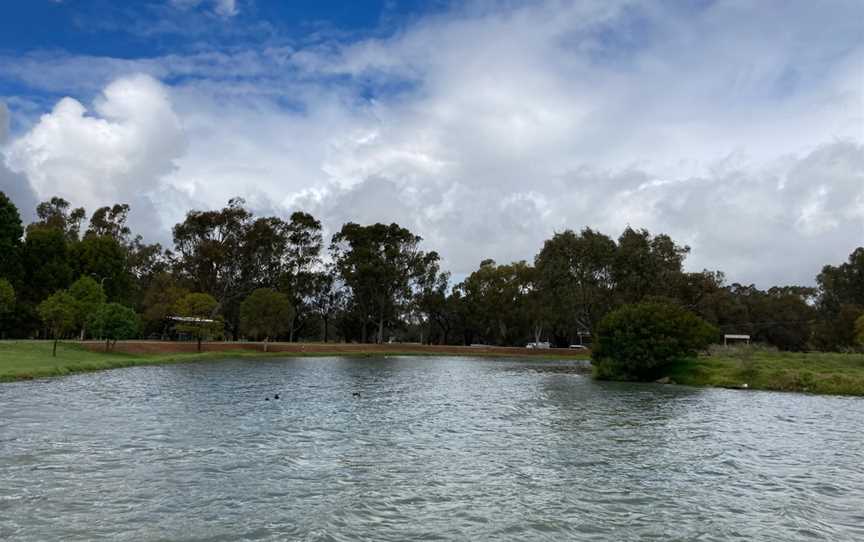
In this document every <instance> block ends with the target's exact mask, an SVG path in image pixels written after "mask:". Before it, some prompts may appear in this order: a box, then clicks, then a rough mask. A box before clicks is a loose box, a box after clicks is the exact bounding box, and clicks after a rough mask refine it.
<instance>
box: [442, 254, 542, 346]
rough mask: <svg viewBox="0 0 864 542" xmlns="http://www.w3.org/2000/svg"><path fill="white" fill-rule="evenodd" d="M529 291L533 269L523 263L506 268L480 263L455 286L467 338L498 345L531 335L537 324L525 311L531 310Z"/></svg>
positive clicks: (517, 340)
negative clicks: (467, 334)
mask: <svg viewBox="0 0 864 542" xmlns="http://www.w3.org/2000/svg"><path fill="white" fill-rule="evenodd" d="M533 288H534V268H532V267H531V266H530V265H528V264H527V263H526V262H524V261H523V262H514V263H512V264H509V265H498V264H496V263H495V260H483V261H482V262H480V268H479V269H477V270H476V271H474V272H473V273H471V274H470V275H468V277H466V278H465V280H464V281H463V282H461V283H460V284H457V285H456V287H455V290H456V292H458V295H459V297H460V298H461V303H462V307H463V309H464V311H465V312H464V315H465V324H466V326H467V327H468V328H470V329H469V335H470V336H471V339H472V340H473V339H479V340H480V341H482V342H485V343H492V344H499V345H501V344H515V343H517V342H522V341H524V340H525V339H527V338H528V337H529V336H531V335H532V333H533V331H534V329H533V327H534V324H535V323H538V324H539V323H540V322H541V319H536V318H535V316H536V315H535V314H533V313H530V312H529V309H532V310H533V309H534V307H533V306H532V307H529V301H528V300H529V296H530V293H531V292H532V291H533ZM526 316H527V317H526Z"/></svg>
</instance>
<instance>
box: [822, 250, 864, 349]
mask: <svg viewBox="0 0 864 542" xmlns="http://www.w3.org/2000/svg"><path fill="white" fill-rule="evenodd" d="M816 283H817V284H818V289H819V293H818V296H817V301H816V308H817V310H818V322H817V323H816V326H815V328H816V329H815V333H814V342H815V344H816V346H817V347H819V348H821V349H824V350H839V349H841V348H850V347H852V346H854V345H855V333H854V323H855V320H856V319H857V318H858V316H859V315H861V314H862V313H864V247H858V248H856V249H855V250H854V251H852V253H851V254H850V255H849V259H848V260H847V261H846V262H845V263H843V264H840V265H838V266H833V265H826V266H825V267H823V268H822V272H821V273H819V275H818V276H817V277H816Z"/></svg>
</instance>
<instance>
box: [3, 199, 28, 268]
mask: <svg viewBox="0 0 864 542" xmlns="http://www.w3.org/2000/svg"><path fill="white" fill-rule="evenodd" d="M23 236H24V228H23V227H22V226H21V216H20V215H19V214H18V208H17V207H16V206H15V204H14V203H12V200H10V199H9V198H8V197H6V194H5V193H3V192H0V276H4V277H8V278H10V279H12V280H13V281H14V280H15V279H17V278H18V277H19V276H20V274H21V262H20V257H21V254H20V251H21V238H22V237H23Z"/></svg>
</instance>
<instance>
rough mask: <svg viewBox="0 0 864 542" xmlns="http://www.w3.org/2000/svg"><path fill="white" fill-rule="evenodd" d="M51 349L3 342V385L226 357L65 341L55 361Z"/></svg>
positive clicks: (0, 350) (0, 375)
mask: <svg viewBox="0 0 864 542" xmlns="http://www.w3.org/2000/svg"><path fill="white" fill-rule="evenodd" d="M51 348H52V343H51V341H3V342H2V343H0V382H10V381H13V380H29V379H33V378H42V377H49V376H63V375H68V374H72V373H83V372H89V371H101V370H103V369H116V368H120V367H132V366H135V365H157V364H162V363H176V362H181V361H196V360H203V359H213V358H214V357H220V356H219V354H222V353H204V354H162V355H133V354H122V353H110V352H109V353H100V352H90V351H88V350H86V349H85V348H83V347H82V346H80V345H78V344H75V343H65V342H61V343H60V344H58V345H57V357H56V358H55V357H52V356H51ZM221 357H224V355H222V356H221Z"/></svg>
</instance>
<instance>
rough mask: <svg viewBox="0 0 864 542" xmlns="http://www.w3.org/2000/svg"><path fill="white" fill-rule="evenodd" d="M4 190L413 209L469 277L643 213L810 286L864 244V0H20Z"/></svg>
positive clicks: (8, 84)
mask: <svg viewBox="0 0 864 542" xmlns="http://www.w3.org/2000/svg"><path fill="white" fill-rule="evenodd" d="M0 11H2V16H0V190H2V191H5V192H6V193H7V194H9V195H10V196H11V197H12V198H13V200H14V201H15V202H16V203H17V204H18V206H19V207H20V208H21V210H22V214H23V215H24V218H25V220H29V219H31V218H32V215H33V209H34V208H35V205H36V202H38V201H42V200H45V199H48V198H50V197H52V196H54V195H59V196H61V197H63V198H65V199H67V200H69V201H70V202H71V203H72V204H73V205H75V206H85V207H86V208H87V209H88V210H89V211H91V212H92V210H95V209H96V208H97V207H100V206H103V205H110V204H113V203H116V202H125V203H129V204H130V205H131V206H132V212H131V215H130V223H131V226H132V227H133V229H134V230H135V231H136V232H138V233H141V234H142V235H143V236H144V237H145V239H146V240H148V241H151V242H153V241H158V242H162V243H163V244H166V245H167V246H170V245H171V227H172V226H173V225H174V224H175V223H177V222H178V221H181V220H182V219H183V216H184V215H185V213H186V212H187V211H188V210H189V209H211V208H220V207H222V206H224V205H225V204H226V203H227V201H228V200H229V199H230V198H232V197H235V196H240V197H243V198H245V199H246V201H247V203H248V205H249V207H250V208H252V209H254V210H255V211H256V213H260V214H275V215H278V216H283V217H287V216H288V215H289V214H290V213H291V212H292V211H294V210H298V209H299V210H304V211H307V212H310V213H312V214H314V215H315V216H317V217H318V218H319V219H321V220H322V222H323V223H324V225H325V228H326V231H327V233H328V234H332V233H333V232H335V231H337V230H338V229H339V227H340V226H341V224H343V223H344V222H347V221H354V222H359V223H373V222H377V221H382V222H388V223H389V222H393V221H395V222H398V223H399V224H400V225H402V226H405V227H407V228H409V229H410V230H412V231H413V232H414V233H416V234H418V235H420V236H422V237H423V238H424V247H425V248H426V249H429V250H437V251H438V252H439V253H440V254H441V256H442V259H443V267H444V268H446V269H449V270H451V271H452V272H453V275H454V277H457V278H458V277H463V276H465V275H466V274H468V273H470V272H471V271H472V270H473V269H475V268H476V267H477V266H478V264H479V263H480V261H481V260H483V259H486V258H493V259H495V260H496V261H498V262H501V263H506V262H510V261H516V260H528V261H531V260H533V258H534V256H535V255H536V254H537V252H538V251H539V249H540V248H541V247H542V243H543V241H544V240H545V239H548V238H549V237H551V236H552V235H553V234H554V233H555V232H560V231H563V230H565V229H573V230H580V229H582V228H585V227H591V228H594V229H599V230H600V231H602V232H604V233H607V234H609V235H612V236H615V237H617V236H618V235H619V234H620V233H621V231H622V230H623V229H624V228H625V227H626V226H628V225H630V226H632V227H634V228H647V229H648V230H650V231H651V232H652V233H661V232H662V233H668V234H669V235H671V236H672V238H673V239H675V240H676V241H677V242H679V243H681V244H686V245H688V246H690V247H691V253H690V256H689V257H688V259H687V262H686V264H685V265H686V267H687V269H688V270H692V271H699V270H702V269H712V270H714V269H719V270H722V271H724V272H725V273H726V275H727V278H728V279H729V281H730V282H731V281H736V282H741V283H745V284H750V283H755V284H756V285H758V286H760V287H769V286H771V285H775V284H808V285H809V284H813V283H814V277H815V276H816V274H817V273H818V272H819V270H820V269H821V267H822V266H823V265H825V264H838V263H840V262H842V261H844V260H845V259H846V258H847V256H848V254H849V253H850V252H852V250H853V249H854V248H855V247H857V246H862V245H864V30H862V28H864V27H862V24H864V23H862V22H864V2H861V1H860V0H849V1H844V0H836V1H831V0H827V1H824V2H811V1H809V0H776V1H772V0H764V1H759V2H753V1H750V0H728V1H721V0H716V1H714V0H689V1H684V0H669V1H664V2H657V1H654V0H584V1H580V0H572V1H566V2H564V1H553V0H550V1H536V2H524V1H518V0H506V1H501V2H495V1H491V0H488V1H487V0H482V1H467V2H449V1H443V0H442V1H426V2H422V1H408V2H396V1H352V2H331V1H324V0H316V1H300V0H297V1H290V2H289V1H277V0H139V1H136V2H125V1H108V0H7V1H5V2H4V3H3V5H2V7H0Z"/></svg>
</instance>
